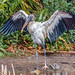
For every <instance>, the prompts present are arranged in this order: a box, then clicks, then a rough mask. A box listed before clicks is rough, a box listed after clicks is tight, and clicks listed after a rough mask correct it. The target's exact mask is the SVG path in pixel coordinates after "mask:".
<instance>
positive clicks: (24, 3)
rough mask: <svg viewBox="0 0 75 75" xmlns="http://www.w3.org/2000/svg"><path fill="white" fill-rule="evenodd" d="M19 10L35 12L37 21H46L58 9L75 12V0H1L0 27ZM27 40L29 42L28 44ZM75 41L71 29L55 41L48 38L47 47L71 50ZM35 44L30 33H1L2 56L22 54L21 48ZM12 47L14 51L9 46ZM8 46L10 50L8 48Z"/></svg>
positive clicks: (0, 52)
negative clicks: (4, 34) (51, 41)
mask: <svg viewBox="0 0 75 75" xmlns="http://www.w3.org/2000/svg"><path fill="white" fill-rule="evenodd" d="M18 10H24V11H25V12H26V13H28V14H30V13H33V14H34V15H35V14H36V15H35V20H36V21H41V22H43V21H46V20H48V19H49V17H50V16H51V15H52V13H54V11H56V10H61V11H67V10H69V11H70V12H72V13H73V14H75V11H74V10H75V1H74V0H73V1H72V2H69V3H67V1H66V0H0V27H1V26H2V25H3V23H4V22H5V21H6V20H7V19H8V18H9V17H10V16H11V15H12V14H13V13H15V12H17V11H18ZM26 42H27V43H28V44H27V45H24V44H26ZM74 42H75V31H74V30H72V31H70V33H69V34H66V33H64V34H63V35H62V36H60V37H59V38H58V39H57V40H56V41H55V42H53V43H49V41H48V39H46V45H47V47H48V48H49V49H50V50H52V51H54V52H55V51H59V50H71V47H72V45H73V43H74ZM20 45H22V46H23V47H28V46H33V47H34V45H33V41H32V40H31V37H30V35H29V34H27V33H26V32H24V33H23V34H21V33H20V31H17V32H15V33H13V34H11V35H9V36H2V35H1V34H0V56H20V55H24V54H25V52H24V51H22V49H21V48H18V47H19V46H20ZM10 46H11V47H12V48H13V49H14V51H13V52H12V51H11V50H10V49H9V47H10ZM7 48H8V49H9V50H7Z"/></svg>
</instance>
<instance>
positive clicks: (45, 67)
mask: <svg viewBox="0 0 75 75" xmlns="http://www.w3.org/2000/svg"><path fill="white" fill-rule="evenodd" d="M43 48H44V58H45V66H44V67H43V68H42V69H47V68H49V67H48V66H47V62H46V48H45V45H43Z"/></svg>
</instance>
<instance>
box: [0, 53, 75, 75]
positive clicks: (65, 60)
mask: <svg viewBox="0 0 75 75" xmlns="http://www.w3.org/2000/svg"><path fill="white" fill-rule="evenodd" d="M35 60H36V58H35V55H32V56H29V57H21V58H20V57H18V58H10V57H7V58H0V65H2V64H4V65H7V68H8V71H10V72H11V73H12V68H11V63H13V64H14V67H15V71H16V73H18V74H17V75H19V74H20V73H22V74H23V75H30V74H29V72H30V71H33V70H34V69H35V65H36V61H35ZM38 63H39V64H38V67H39V70H42V67H43V66H44V56H43V54H42V55H39V59H38ZM47 63H48V64H51V65H53V64H54V63H57V64H59V65H60V67H61V70H65V71H68V72H70V74H69V75H75V53H73V54H71V53H70V54H69V53H67V54H66V53H56V54H51V53H47ZM0 71H1V66H0ZM71 72H73V73H72V74H71ZM11 75H12V74H11ZM31 75H33V74H31ZM40 75H44V74H40ZM45 75H51V74H45ZM60 75H61V74H60ZM63 75H68V74H63Z"/></svg>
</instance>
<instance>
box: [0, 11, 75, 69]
mask: <svg viewBox="0 0 75 75" xmlns="http://www.w3.org/2000/svg"><path fill="white" fill-rule="evenodd" d="M72 29H75V15H72V14H70V13H68V12H62V11H58V10H57V11H55V12H54V14H53V15H52V16H51V17H50V18H49V19H48V20H47V21H45V22H43V23H41V22H35V21H34V15H33V14H30V15H27V14H26V13H25V12H24V11H22V10H20V11H18V12H17V13H15V14H13V15H12V16H11V17H10V18H9V19H8V20H7V21H6V22H5V23H4V25H3V26H2V28H1V30H0V32H1V34H3V35H8V34H11V33H12V32H14V31H16V30H21V32H23V30H26V31H27V30H28V32H29V33H30V34H31V38H32V40H33V41H34V45H35V50H36V69H38V53H37V49H36V44H40V45H42V46H43V48H44V56H45V66H44V68H45V69H46V68H48V67H47V65H46V49H45V39H46V37H48V39H49V40H50V42H53V41H55V40H56V39H57V38H58V37H59V36H60V35H62V34H63V33H64V32H65V31H66V30H72Z"/></svg>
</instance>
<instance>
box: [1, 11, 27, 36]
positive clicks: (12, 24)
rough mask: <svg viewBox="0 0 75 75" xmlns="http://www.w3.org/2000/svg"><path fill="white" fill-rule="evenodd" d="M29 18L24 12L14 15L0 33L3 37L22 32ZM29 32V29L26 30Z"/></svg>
mask: <svg viewBox="0 0 75 75" xmlns="http://www.w3.org/2000/svg"><path fill="white" fill-rule="evenodd" d="M26 18H27V16H26V15H25V14H24V13H23V12H22V11H19V12H17V13H15V14H13V15H12V16H11V17H10V18H9V19H8V20H7V21H6V22H5V23H4V24H3V25H2V27H1V29H0V32H1V34H3V35H8V34H12V33H13V32H15V31H17V30H21V29H22V26H23V24H24V23H25V21H26ZM24 30H25V31H27V27H26V28H25V29H24Z"/></svg>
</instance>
